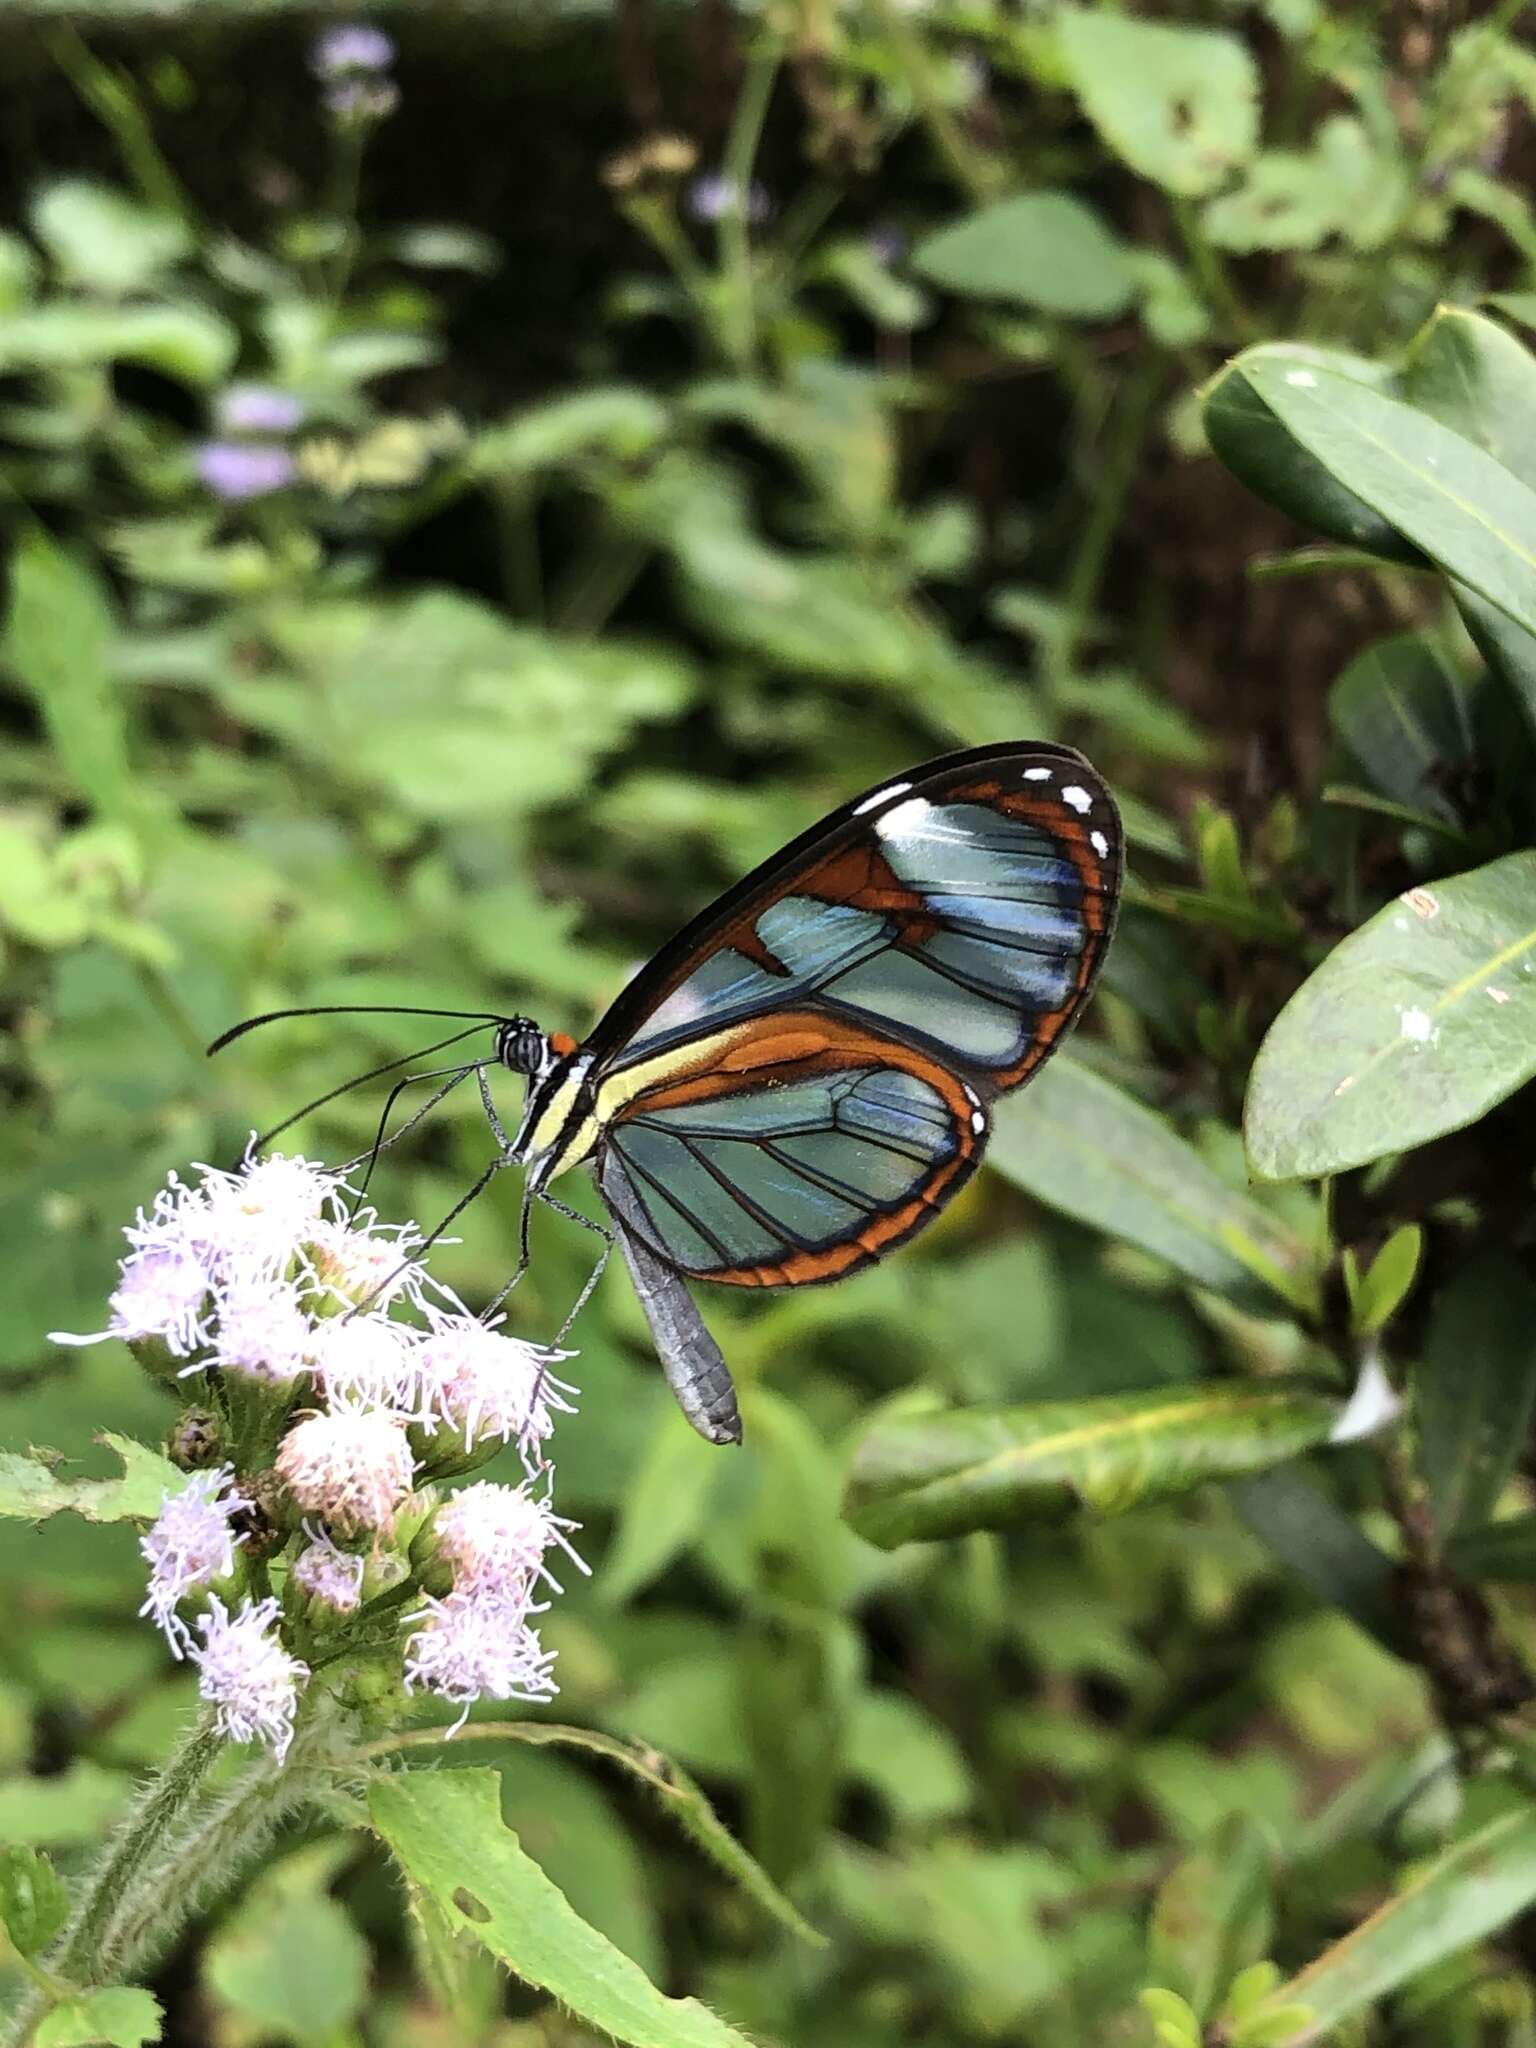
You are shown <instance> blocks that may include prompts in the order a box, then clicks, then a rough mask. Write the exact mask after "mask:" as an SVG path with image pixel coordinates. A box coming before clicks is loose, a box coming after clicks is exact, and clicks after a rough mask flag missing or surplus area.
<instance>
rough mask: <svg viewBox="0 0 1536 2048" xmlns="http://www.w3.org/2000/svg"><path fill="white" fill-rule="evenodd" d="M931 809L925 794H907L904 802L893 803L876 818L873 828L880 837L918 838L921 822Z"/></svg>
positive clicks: (921, 831)
mask: <svg viewBox="0 0 1536 2048" xmlns="http://www.w3.org/2000/svg"><path fill="white" fill-rule="evenodd" d="M932 809H933V805H932V804H931V803H929V801H928V799H927V797H925V796H909V797H908V798H907V800H906V802H905V803H904V804H893V805H892V806H891V808H890V809H889V810H888V811H886V812H885V813H884V814H883V816H881V817H878V818H876V820H875V830H876V831H877V832H878V833H879V835H880V837H881V838H882V839H920V838H921V837H922V834H923V823H924V820H925V819H926V818H927V816H928V813H929V812H930V811H931V810H932Z"/></svg>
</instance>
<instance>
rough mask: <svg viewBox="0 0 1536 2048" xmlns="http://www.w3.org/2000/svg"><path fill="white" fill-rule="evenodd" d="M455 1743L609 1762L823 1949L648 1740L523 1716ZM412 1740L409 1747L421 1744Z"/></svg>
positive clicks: (718, 1863)
mask: <svg viewBox="0 0 1536 2048" xmlns="http://www.w3.org/2000/svg"><path fill="white" fill-rule="evenodd" d="M456 1740H458V1741H459V1742H476V1741H490V1740H494V1741H498V1742H501V1741H516V1742H519V1743H527V1744H528V1745H530V1746H531V1747H534V1748H543V1747H545V1746H549V1747H552V1748H560V1749H575V1750H580V1751H583V1752H584V1753H585V1754H587V1755H588V1756H595V1757H600V1758H601V1759H602V1760H603V1761H604V1762H605V1763H610V1764H615V1765H617V1766H618V1768H619V1769H620V1770H621V1771H623V1772H624V1773H625V1774H626V1776H628V1777H631V1778H633V1779H634V1780H635V1781H636V1782H637V1783H638V1784H640V1785H642V1786H644V1788H645V1789H646V1791H647V1792H649V1793H650V1795H651V1796H652V1798H653V1799H654V1800H655V1801H656V1803H657V1805H658V1806H659V1807H660V1808H661V1810H662V1812H664V1813H665V1814H667V1815H668V1817H669V1818H670V1819H671V1820H672V1821H673V1822H674V1824H675V1825H676V1826H677V1827H678V1828H679V1829H681V1831H682V1832H683V1834H685V1835H686V1836H687V1837H688V1839H689V1841H691V1842H692V1843H693V1845H694V1847H695V1848H696V1849H698V1850H699V1851H700V1853H701V1854H702V1855H705V1856H707V1857H708V1858H709V1860H710V1861H711V1862H712V1863H713V1864H714V1865H715V1867H716V1868H717V1869H718V1870H720V1871H721V1872H722V1873H723V1874H724V1875H725V1876H726V1877H728V1878H729V1879H730V1880H731V1882H732V1883H733V1884H735V1885H737V1886H739V1887H740V1889H741V1890H742V1891H743V1892H744V1893H745V1894H746V1895H747V1897H748V1898H750V1899H751V1900H752V1901H753V1902H754V1903H755V1904H756V1905H757V1906H759V1907H760V1908H761V1909H762V1911H763V1912H764V1913H766V1914H767V1915H768V1917H769V1918H770V1919H773V1920H776V1921H777V1922H778V1923H779V1925H780V1926H781V1927H785V1928H787V1929H788V1930H789V1932H790V1933H791V1934H795V1935H798V1936H799V1938H800V1939H801V1940H802V1941H808V1942H809V1943H810V1944H811V1945H812V1947H813V1948H824V1947H825V1946H826V1938H825V1936H824V1935H821V1934H818V1933H817V1931H816V1929H815V1928H814V1927H812V1925H811V1924H810V1922H809V1921H808V1920H807V1919H805V1917H804V1916H803V1915H802V1914H801V1913H800V1912H799V1911H798V1909H797V1908H796V1907H795V1906H793V1905H791V1903H790V1901H789V1900H788V1899H787V1898H786V1897H785V1896H784V1894H783V1893H782V1892H781V1891H780V1890H779V1888H778V1886H777V1885H776V1884H775V1883H774V1882H773V1880H772V1878H771V1877H769V1875H768V1873H767V1872H766V1871H765V1870H764V1869H763V1867H762V1865H761V1864H760V1863H758V1862H757V1861H756V1860H755V1859H754V1858H753V1857H752V1856H750V1855H749V1854H748V1853H747V1851H746V1850H745V1849H744V1848H743V1847H742V1845H741V1843H740V1842H738V1841H737V1839H736V1837H735V1836H734V1835H733V1834H732V1833H731V1832H730V1830H729V1829H728V1828H727V1827H726V1826H725V1824H724V1822H723V1821H722V1820H721V1819H720V1817H719V1815H718V1814H717V1813H716V1812H715V1810H714V1808H713V1807H712V1806H711V1805H710V1803H709V1801H708V1799H707V1798H706V1797H705V1796H704V1793H703V1792H702V1791H701V1790H700V1789H699V1787H698V1786H697V1785H696V1784H695V1783H694V1781H693V1779H692V1778H690V1777H689V1775H688V1773H687V1772H686V1771H685V1770H683V1769H682V1767H681V1766H680V1765H679V1764H677V1763H675V1762H674V1761H673V1760H672V1758H671V1757H667V1756H663V1755H662V1753H661V1751H660V1750H658V1749H657V1748H655V1747H654V1746H653V1745H652V1744H651V1743H649V1742H627V1741H624V1740H623V1739H622V1738H620V1737H619V1736H616V1735H604V1734H602V1733H600V1732H599V1731H598V1730H597V1729H594V1728H568V1727H565V1726H563V1725H561V1724H560V1723H559V1722H554V1721H529V1722H527V1723H526V1724H524V1725H521V1726H519V1727H518V1728H517V1729H516V1730H515V1732H514V1731H512V1730H510V1729H508V1728H507V1727H506V1726H503V1727H502V1728H501V1729H500V1730H499V1731H498V1733H497V1734H496V1735H495V1736H494V1737H492V1736H488V1735H481V1734H480V1733H479V1732H478V1731H477V1730H476V1728H475V1725H474V1723H473V1722H471V1723H470V1724H469V1725H468V1726H467V1727H465V1728H463V1729H462V1730H461V1731H460V1733H459V1735H458V1737H457V1738H456ZM424 1746H425V1744H424V1743H423V1742H421V1741H419V1740H418V1741H413V1742H412V1743H411V1747H412V1748H416V1747H424Z"/></svg>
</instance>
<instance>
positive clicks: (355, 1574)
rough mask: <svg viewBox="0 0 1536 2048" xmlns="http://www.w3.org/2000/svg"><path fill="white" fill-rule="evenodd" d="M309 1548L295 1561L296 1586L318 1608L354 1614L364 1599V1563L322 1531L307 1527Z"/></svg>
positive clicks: (306, 1524)
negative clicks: (339, 1546)
mask: <svg viewBox="0 0 1536 2048" xmlns="http://www.w3.org/2000/svg"><path fill="white" fill-rule="evenodd" d="M304 1534H305V1535H306V1536H307V1537H308V1538H309V1547H308V1548H307V1549H306V1550H301V1551H300V1552H299V1554H298V1556H297V1557H296V1558H295V1559H294V1561H293V1582H294V1584H295V1585H296V1586H297V1587H298V1588H299V1590H300V1591H301V1592H303V1593H305V1594H307V1595H308V1597H309V1598H310V1599H311V1600H313V1601H314V1602H315V1604H316V1605H317V1606H319V1607H329V1608H330V1609H331V1610H332V1612H333V1613H336V1614H351V1613H352V1612H353V1610H354V1609H355V1608H356V1606H357V1604H358V1602H359V1601H360V1600H361V1599H362V1597H363V1560H362V1559H361V1558H360V1557H357V1556H354V1555H353V1553H352V1552H351V1551H349V1550H342V1549H340V1548H338V1546H337V1545H336V1544H334V1543H333V1542H332V1541H331V1539H330V1537H329V1536H328V1535H327V1534H326V1532H325V1531H324V1530H323V1529H314V1528H311V1526H310V1525H309V1523H308V1522H306V1523H305V1524H304Z"/></svg>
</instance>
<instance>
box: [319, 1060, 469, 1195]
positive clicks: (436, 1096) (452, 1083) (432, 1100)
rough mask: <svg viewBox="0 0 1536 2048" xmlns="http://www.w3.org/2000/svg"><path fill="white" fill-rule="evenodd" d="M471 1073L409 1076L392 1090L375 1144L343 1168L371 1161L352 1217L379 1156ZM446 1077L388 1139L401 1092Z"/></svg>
mask: <svg viewBox="0 0 1536 2048" xmlns="http://www.w3.org/2000/svg"><path fill="white" fill-rule="evenodd" d="M472 1071H473V1069H472V1068H469V1067H438V1068H436V1069H435V1070H434V1071H432V1072H430V1073H426V1074H406V1075H404V1076H403V1077H402V1078H401V1079H400V1080H398V1081H397V1082H396V1083H395V1085H394V1086H393V1088H391V1089H390V1091H389V1096H388V1099H387V1100H386V1102H385V1104H384V1113H383V1115H382V1116H381V1117H380V1118H379V1128H378V1130H377V1132H376V1133H375V1134H374V1140H373V1143H372V1144H371V1145H370V1146H369V1148H368V1150H367V1151H366V1152H359V1153H358V1155H357V1159H349V1160H348V1161H347V1164H346V1165H345V1166H344V1167H343V1168H342V1172H343V1173H350V1172H351V1170H352V1168H353V1167H354V1166H356V1165H357V1163H358V1160H361V1159H366V1160H367V1161H368V1166H367V1170H366V1172H365V1173H364V1174H363V1183H362V1186H361V1187H360V1188H359V1189H358V1191H357V1201H356V1202H355V1203H354V1204H353V1207H352V1210H351V1214H352V1215H353V1216H355V1215H356V1214H357V1211H358V1209H359V1207H361V1205H362V1200H363V1197H364V1195H366V1194H367V1192H368V1183H369V1181H371V1180H372V1179H373V1169H374V1167H375V1166H376V1165H377V1164H378V1160H379V1154H380V1153H381V1152H387V1151H388V1150H389V1148H390V1146H391V1145H398V1144H399V1142H400V1140H401V1139H402V1138H403V1137H405V1135H406V1134H407V1132H409V1131H413V1130H415V1128H416V1126H417V1125H418V1124H419V1123H420V1122H421V1120H422V1118H423V1117H425V1116H430V1115H431V1113H432V1111H433V1110H434V1109H436V1107H437V1105H438V1104H439V1103H440V1102H441V1101H442V1099H443V1097H444V1096H445V1095H451V1094H452V1093H453V1091H454V1089H455V1088H457V1087H458V1085H459V1083H460V1082H461V1081H465V1080H467V1079H468V1078H469V1075H470V1073H471V1072H472ZM443 1074H447V1075H448V1076H449V1077H450V1078H449V1079H448V1080H446V1081H444V1082H443V1085H442V1087H441V1088H434V1089H433V1091H432V1093H431V1094H430V1095H429V1096H428V1097H427V1099H426V1101H425V1102H424V1103H423V1104H422V1105H421V1107H420V1109H418V1110H416V1111H414V1112H413V1113H412V1114H411V1115H410V1116H408V1117H407V1118H406V1120H405V1122H404V1123H403V1124H402V1125H401V1126H400V1128H399V1130H398V1131H396V1132H395V1133H394V1135H393V1136H392V1137H388V1138H386V1137H385V1135H384V1133H385V1131H386V1130H387V1129H388V1128H389V1118H390V1112H391V1111H392V1110H393V1109H394V1106H395V1103H396V1100H397V1099H398V1097H399V1096H400V1095H401V1093H402V1092H403V1091H404V1090H405V1089H407V1088H412V1087H414V1086H415V1085H416V1083H417V1082H418V1081H435V1080H437V1079H438V1078H439V1077H440V1076H441V1075H443Z"/></svg>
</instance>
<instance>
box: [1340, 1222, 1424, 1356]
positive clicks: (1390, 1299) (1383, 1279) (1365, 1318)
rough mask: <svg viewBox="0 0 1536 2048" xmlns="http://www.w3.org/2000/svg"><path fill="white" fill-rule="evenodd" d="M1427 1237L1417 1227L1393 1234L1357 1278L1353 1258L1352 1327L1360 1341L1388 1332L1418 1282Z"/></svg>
mask: <svg viewBox="0 0 1536 2048" xmlns="http://www.w3.org/2000/svg"><path fill="white" fill-rule="evenodd" d="M1423 1250H1424V1233H1423V1231H1422V1230H1421V1229H1420V1228H1419V1226H1418V1224H1417V1223H1404V1224H1402V1225H1401V1226H1400V1227H1399V1228H1398V1229H1396V1230H1394V1231H1393V1233H1392V1235H1391V1236H1390V1237H1389V1238H1388V1239H1387V1241H1386V1243H1385V1244H1384V1245H1383V1246H1382V1247H1381V1250H1380V1251H1379V1252H1378V1253H1377V1254H1376V1256H1375V1258H1374V1259H1372V1261H1371V1263H1370V1265H1369V1266H1368V1267H1367V1268H1366V1270H1365V1272H1364V1274H1357V1273H1356V1271H1355V1267H1354V1260H1353V1257H1352V1256H1351V1257H1350V1258H1349V1263H1348V1264H1347V1265H1346V1267H1345V1279H1346V1280H1347V1281H1348V1282H1349V1306H1350V1327H1351V1328H1352V1329H1353V1331H1354V1332H1355V1335H1356V1336H1358V1337H1370V1336H1374V1335H1375V1333H1376V1332H1377V1331H1378V1330H1382V1329H1385V1327H1386V1325H1387V1324H1388V1323H1389V1322H1390V1321H1391V1320H1392V1318H1393V1316H1395V1315H1396V1314H1397V1311H1398V1310H1399V1309H1400V1308H1401V1307H1402V1305H1403V1303H1404V1301H1405V1300H1406V1299H1407V1297H1408V1291H1409V1289H1410V1288H1411V1287H1412V1286H1413V1283H1414V1281H1415V1280H1416V1279H1417V1278H1418V1272H1419V1259H1420V1256H1421V1254H1422V1253H1423Z"/></svg>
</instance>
